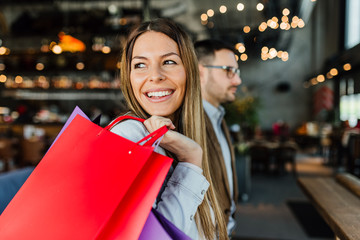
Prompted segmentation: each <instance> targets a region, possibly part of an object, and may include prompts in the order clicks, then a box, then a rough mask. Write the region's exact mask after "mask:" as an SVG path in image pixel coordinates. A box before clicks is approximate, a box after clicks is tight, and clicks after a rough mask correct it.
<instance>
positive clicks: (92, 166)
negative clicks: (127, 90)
mask: <svg viewBox="0 0 360 240" xmlns="http://www.w3.org/2000/svg"><path fill="white" fill-rule="evenodd" d="M127 118H131V117H129V116H123V117H120V118H118V119H116V120H115V121H114V122H113V124H112V125H114V124H116V123H118V122H119V121H121V120H123V119H127ZM139 120H140V121H143V120H141V119H139ZM112 125H109V126H107V127H106V128H101V127H100V126H98V125H96V124H94V123H92V122H91V121H89V120H87V119H85V118H84V117H82V116H79V115H77V116H76V117H75V118H74V119H73V120H72V121H71V123H70V124H69V125H68V127H67V128H66V129H65V130H64V131H63V132H62V134H61V136H60V137H59V138H58V139H57V141H56V142H55V143H54V144H53V145H52V147H51V148H50V149H49V150H48V152H47V153H46V154H45V156H44V157H43V159H42V160H41V161H40V163H39V164H38V165H37V167H36V168H35V170H34V171H33V172H32V174H31V175H30V176H29V178H28V179H27V180H26V182H25V183H24V184H23V186H22V187H21V188H20V190H19V191H18V193H17V194H16V195H15V197H14V198H13V199H12V201H11V202H10V203H9V205H8V206H7V207H6V209H5V210H4V212H3V213H2V215H1V216H0V239H2V240H5V239H16V240H18V239H37V240H38V239H84V240H85V239H86V240H88V239H105V240H106V239H137V238H138V237H139V234H140V232H141V230H142V228H143V226H144V223H145V221H146V219H147V217H148V214H149V212H150V210H151V206H152V204H153V202H154V201H155V198H156V196H157V194H158V192H159V189H160V187H161V185H162V183H163V181H164V179H165V176H166V174H167V172H168V170H169V168H170V165H171V163H172V159H171V158H169V157H166V156H163V155H160V154H157V153H155V152H153V147H152V145H153V143H154V142H155V141H156V140H157V139H159V138H160V137H161V136H162V135H163V134H165V132H166V131H167V129H166V127H162V128H160V129H158V130H157V131H155V132H153V133H151V134H149V135H148V136H146V137H145V138H144V139H142V140H141V141H139V142H137V143H135V142H132V141H129V140H127V139H125V138H123V137H120V136H118V135H116V134H114V133H112V132H110V131H109V129H110V128H111V126H112ZM147 140H148V141H147ZM144 141H147V142H145V143H144V144H143V145H141V143H142V142H144Z"/></svg>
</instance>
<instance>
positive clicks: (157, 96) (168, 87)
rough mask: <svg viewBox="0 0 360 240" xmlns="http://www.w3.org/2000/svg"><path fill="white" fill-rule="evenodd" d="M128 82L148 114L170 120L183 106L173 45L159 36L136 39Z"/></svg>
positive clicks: (180, 72)
mask: <svg viewBox="0 0 360 240" xmlns="http://www.w3.org/2000/svg"><path fill="white" fill-rule="evenodd" d="M130 82H131V85H132V90H133V92H134V95H135V97H136V99H137V101H138V102H139V103H140V105H141V106H142V108H143V109H144V110H145V111H146V112H147V113H148V114H150V115H157V116H163V117H170V118H171V117H172V115H173V114H174V112H175V111H176V110H177V109H178V108H179V107H180V106H181V104H182V102H183V99H184V95H185V86H186V73H185V67H184V65H183V62H182V60H181V58H180V53H179V49H178V46H177V44H176V42H175V41H174V40H172V39H171V38H169V37H168V36H167V35H165V34H163V33H159V32H153V31H149V32H146V33H144V34H142V35H140V36H139V37H138V38H137V40H136V41H135V44H134V48H133V52H132V59H131V71H130Z"/></svg>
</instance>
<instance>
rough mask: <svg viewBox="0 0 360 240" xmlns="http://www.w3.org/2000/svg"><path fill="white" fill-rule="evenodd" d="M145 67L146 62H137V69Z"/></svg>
mask: <svg viewBox="0 0 360 240" xmlns="http://www.w3.org/2000/svg"><path fill="white" fill-rule="evenodd" d="M144 67H145V64H144V63H136V64H135V65H134V68H135V69H136V68H144Z"/></svg>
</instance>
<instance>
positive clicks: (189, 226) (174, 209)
mask: <svg viewBox="0 0 360 240" xmlns="http://www.w3.org/2000/svg"><path fill="white" fill-rule="evenodd" d="M111 131H112V132H114V133H116V134H118V135H120V136H122V137H125V138H127V139H129V140H131V141H133V142H137V141H139V140H141V139H142V138H144V137H145V136H146V135H147V134H149V133H148V131H147V130H146V128H145V126H144V125H143V124H142V123H141V122H139V121H136V120H126V121H123V122H121V123H119V124H117V125H116V126H114V127H113V128H112V129H111ZM157 152H158V153H160V154H163V155H166V153H165V151H164V149H162V148H160V147H158V149H157ZM208 188H209V182H208V181H207V180H206V178H205V177H204V176H203V175H202V169H201V168H199V167H198V166H196V165H194V164H191V163H185V162H179V163H178V164H177V165H176V167H175V168H171V169H170V171H169V174H168V177H167V178H166V180H165V182H164V183H163V187H162V191H160V194H159V196H158V197H157V201H156V202H155V203H154V205H153V207H154V208H155V209H157V210H158V211H159V212H160V213H161V214H162V215H163V216H165V217H166V218H167V219H168V220H170V221H171V222H172V223H174V225H176V226H177V227H178V228H179V229H181V230H182V231H183V232H184V233H188V232H191V231H193V228H194V223H195V222H194V221H195V219H194V216H195V213H196V211H197V209H198V207H199V205H200V204H201V203H202V201H203V199H204V196H205V193H206V191H207V189H208Z"/></svg>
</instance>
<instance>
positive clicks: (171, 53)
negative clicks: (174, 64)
mask: <svg viewBox="0 0 360 240" xmlns="http://www.w3.org/2000/svg"><path fill="white" fill-rule="evenodd" d="M171 55H176V56H178V57H180V56H179V54H177V53H176V52H169V53H166V54H164V55H162V57H168V56H171Z"/></svg>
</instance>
